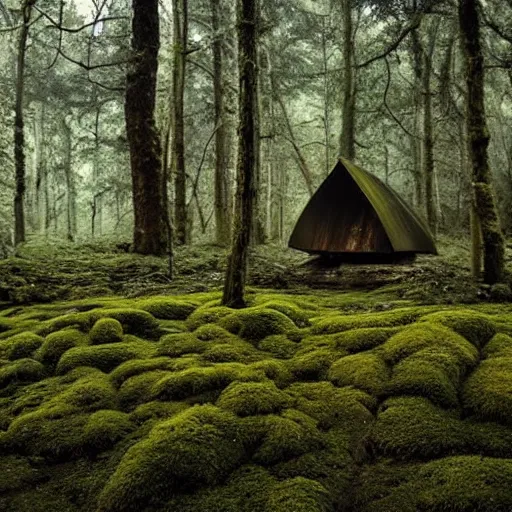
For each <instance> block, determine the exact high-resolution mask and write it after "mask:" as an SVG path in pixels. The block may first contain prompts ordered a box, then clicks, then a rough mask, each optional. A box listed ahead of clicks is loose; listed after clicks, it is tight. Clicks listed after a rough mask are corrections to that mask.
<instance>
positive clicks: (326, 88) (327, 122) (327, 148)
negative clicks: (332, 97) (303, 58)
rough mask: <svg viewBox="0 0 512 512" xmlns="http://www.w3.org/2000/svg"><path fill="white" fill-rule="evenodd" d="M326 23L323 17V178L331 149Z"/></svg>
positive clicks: (329, 162) (327, 174)
mask: <svg viewBox="0 0 512 512" xmlns="http://www.w3.org/2000/svg"><path fill="white" fill-rule="evenodd" d="M325 32H326V23H325V16H324V17H322V64H323V75H324V83H323V86H324V116H323V117H324V119H323V121H324V122H323V124H324V143H325V152H324V155H325V176H326V177H327V176H329V173H330V172H331V165H332V162H331V148H330V137H331V122H330V117H329V106H330V103H329V74H328V73H329V58H328V56H327V36H326V33H325Z"/></svg>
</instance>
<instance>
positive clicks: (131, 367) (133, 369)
mask: <svg viewBox="0 0 512 512" xmlns="http://www.w3.org/2000/svg"><path fill="white" fill-rule="evenodd" d="M195 364H197V360H196V359H195V358H185V357H183V358H178V359H170V358H169V357H154V358H151V359H131V360H129V361H126V362H124V363H121V364H120V365H119V366H118V367H117V368H115V369H114V370H112V371H111V372H110V378H111V380H112V382H113V383H114V385H115V386H117V387H119V386H121V384H122V383H123V382H125V381H126V380H127V379H129V378H130V377H133V376H135V375H139V374H141V373H146V372H150V371H153V370H166V371H180V370H184V369H186V368H189V367H190V366H193V365H195Z"/></svg>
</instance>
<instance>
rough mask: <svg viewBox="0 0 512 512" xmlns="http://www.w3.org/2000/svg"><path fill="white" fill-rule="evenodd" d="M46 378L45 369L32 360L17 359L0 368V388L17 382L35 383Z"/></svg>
mask: <svg viewBox="0 0 512 512" xmlns="http://www.w3.org/2000/svg"><path fill="white" fill-rule="evenodd" d="M45 376H46V369H45V367H44V366H43V365H42V364H41V363H40V362H39V361H34V360H33V359H28V358H25V359H17V360H16V361H12V362H9V363H7V364H5V365H4V366H1V367H0V388H3V387H6V386H8V385H9V384H13V383H18V382H37V381H39V380H41V379H43V378H44V377H45Z"/></svg>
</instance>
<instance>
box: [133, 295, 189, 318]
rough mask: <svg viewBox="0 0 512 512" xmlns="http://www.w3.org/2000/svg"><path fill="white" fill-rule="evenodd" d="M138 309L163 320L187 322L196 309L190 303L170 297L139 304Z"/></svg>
mask: <svg viewBox="0 0 512 512" xmlns="http://www.w3.org/2000/svg"><path fill="white" fill-rule="evenodd" d="M138 307H139V308H140V309H142V310H144V311H147V312H149V313H151V314H152V315H153V316H154V317H155V318H159V319H162V320H186V319H187V318H188V317H189V315H190V314H191V313H192V312H193V311H194V310H195V309H196V306H195V305H194V304H192V303H190V302H187V301H184V300H179V299H174V298H169V297H154V298H151V299H146V300H143V301H141V302H139V303H138Z"/></svg>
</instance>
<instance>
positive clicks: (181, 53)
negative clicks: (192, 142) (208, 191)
mask: <svg viewBox="0 0 512 512" xmlns="http://www.w3.org/2000/svg"><path fill="white" fill-rule="evenodd" d="M172 17H173V39H174V41H173V68H172V75H173V77H172V101H173V106H172V128H173V137H172V148H171V169H172V173H173V174H174V179H175V205H174V219H175V226H176V227H175V233H176V242H177V243H178V244H185V243H187V238H188V237H187V217H188V215H187V187H186V185H187V173H186V169H185V119H184V115H185V111H184V102H185V71H186V59H187V38H188V35H187V34H188V5H187V0H173V4H172Z"/></svg>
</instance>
